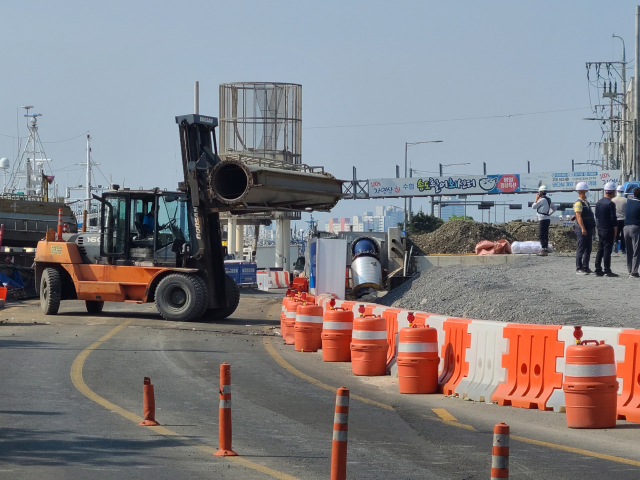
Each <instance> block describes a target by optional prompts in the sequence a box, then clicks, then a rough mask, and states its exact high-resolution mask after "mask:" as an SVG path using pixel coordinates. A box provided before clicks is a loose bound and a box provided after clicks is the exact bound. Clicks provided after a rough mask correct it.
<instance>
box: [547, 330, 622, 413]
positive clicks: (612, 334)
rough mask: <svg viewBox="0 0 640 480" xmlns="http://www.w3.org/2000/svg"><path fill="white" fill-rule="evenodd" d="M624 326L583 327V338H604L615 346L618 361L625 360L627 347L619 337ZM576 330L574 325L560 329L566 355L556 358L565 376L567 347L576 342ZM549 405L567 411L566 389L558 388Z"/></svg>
mask: <svg viewBox="0 0 640 480" xmlns="http://www.w3.org/2000/svg"><path fill="white" fill-rule="evenodd" d="M622 330H624V329H622V328H607V327H582V333H583V335H582V340H598V341H600V340H604V343H606V344H607V345H611V346H612V347H613V352H614V355H615V359H616V363H617V362H623V361H624V353H625V347H624V345H619V344H618V338H619V335H620V333H621V332H622ZM574 331H575V329H574V327H572V326H564V327H562V328H561V329H560V330H558V341H560V342H564V355H563V356H562V357H558V358H557V359H556V372H560V373H562V374H563V376H564V369H565V358H566V356H567V348H569V347H570V346H571V345H575V344H576V339H575V337H574V336H573V332H574ZM618 382H619V386H618V395H619V394H620V393H621V392H622V378H618ZM547 406H548V407H553V411H554V412H564V411H565V400H564V391H563V390H562V389H561V388H556V389H554V390H553V393H552V394H551V396H550V397H549V400H547Z"/></svg>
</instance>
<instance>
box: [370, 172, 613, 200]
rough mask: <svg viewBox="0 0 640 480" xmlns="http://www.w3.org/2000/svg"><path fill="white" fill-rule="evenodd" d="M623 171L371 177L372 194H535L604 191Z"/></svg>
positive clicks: (424, 195)
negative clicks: (580, 186)
mask: <svg viewBox="0 0 640 480" xmlns="http://www.w3.org/2000/svg"><path fill="white" fill-rule="evenodd" d="M620 173H621V172H620V170H600V171H595V170H594V171H584V172H559V173H506V174H498V175H449V176H445V177H413V178H376V179H372V180H369V197H371V198H383V197H427V196H435V195H487V194H497V193H505V194H511V193H533V192H537V191H538V188H539V187H540V185H546V186H547V188H548V190H549V191H550V192H565V191H573V190H575V188H576V184H577V183H578V182H586V183H587V185H589V188H590V189H591V190H602V188H603V187H604V184H605V183H607V182H614V183H616V184H617V183H618V182H619V180H620Z"/></svg>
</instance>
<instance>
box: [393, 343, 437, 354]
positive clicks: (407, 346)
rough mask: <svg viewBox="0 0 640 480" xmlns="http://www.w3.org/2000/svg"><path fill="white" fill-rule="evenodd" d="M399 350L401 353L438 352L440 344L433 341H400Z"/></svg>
mask: <svg viewBox="0 0 640 480" xmlns="http://www.w3.org/2000/svg"><path fill="white" fill-rule="evenodd" d="M398 352H400V353H418V352H429V353H431V352H433V353H438V344H437V343H431V342H420V343H400V344H399V345H398Z"/></svg>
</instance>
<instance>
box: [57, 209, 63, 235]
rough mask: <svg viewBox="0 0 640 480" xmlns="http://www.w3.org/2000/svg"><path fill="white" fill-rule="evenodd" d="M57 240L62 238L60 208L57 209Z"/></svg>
mask: <svg viewBox="0 0 640 480" xmlns="http://www.w3.org/2000/svg"><path fill="white" fill-rule="evenodd" d="M58 240H62V209H61V208H59V209H58Z"/></svg>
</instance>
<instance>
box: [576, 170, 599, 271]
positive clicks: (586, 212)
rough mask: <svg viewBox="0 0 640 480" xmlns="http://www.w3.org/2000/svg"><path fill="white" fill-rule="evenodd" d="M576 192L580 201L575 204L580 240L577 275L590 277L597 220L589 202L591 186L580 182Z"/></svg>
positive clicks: (577, 230) (577, 235)
mask: <svg viewBox="0 0 640 480" xmlns="http://www.w3.org/2000/svg"><path fill="white" fill-rule="evenodd" d="M576 191H577V192H578V201H577V202H576V203H574V204H573V211H574V213H575V214H576V217H575V218H576V226H575V231H576V237H577V239H578V249H577V250H576V273H577V274H578V275H588V274H590V273H591V270H590V269H589V260H590V258H591V248H592V246H593V232H594V230H595V228H596V220H595V217H594V216H593V212H592V211H591V205H590V204H589V201H588V200H587V192H588V191H589V186H588V185H587V184H586V182H578V184H577V185H576Z"/></svg>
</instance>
